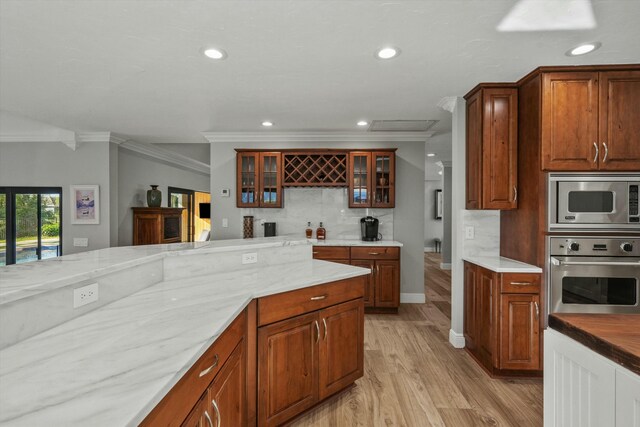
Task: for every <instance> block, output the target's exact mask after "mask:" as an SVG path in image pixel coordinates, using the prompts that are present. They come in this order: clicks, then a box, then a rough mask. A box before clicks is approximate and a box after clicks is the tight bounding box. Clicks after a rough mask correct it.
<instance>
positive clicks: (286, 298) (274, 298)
mask: <svg viewBox="0 0 640 427" xmlns="http://www.w3.org/2000/svg"><path fill="white" fill-rule="evenodd" d="M366 277H367V276H359V277H354V278H352V279H346V280H339V281H337V282H331V283H327V284H326V285H318V286H312V287H310V288H304V289H298V290H295V291H290V292H283V293H281V294H276V295H269V296H266V297H262V298H260V299H258V326H264V325H268V324H270V323H273V322H277V321H280V320H284V319H288V318H290V317H293V316H298V315H300V314H304V313H309V312H311V311H315V310H320V309H322V308H325V307H329V306H331V305H335V304H338V303H341V302H345V301H349V300H352V299H356V298H362V297H363V296H364V282H365V279H366Z"/></svg>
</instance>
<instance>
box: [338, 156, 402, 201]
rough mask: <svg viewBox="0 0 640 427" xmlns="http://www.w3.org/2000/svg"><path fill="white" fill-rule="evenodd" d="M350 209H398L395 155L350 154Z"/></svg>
mask: <svg viewBox="0 0 640 427" xmlns="http://www.w3.org/2000/svg"><path fill="white" fill-rule="evenodd" d="M348 170H349V207H350V208H393V207H395V198H396V193H395V176H396V171H395V151H392V150H388V151H387V150H385V151H352V152H350V153H349V168H348Z"/></svg>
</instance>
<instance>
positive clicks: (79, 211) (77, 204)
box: [69, 185, 100, 224]
mask: <svg viewBox="0 0 640 427" xmlns="http://www.w3.org/2000/svg"><path fill="white" fill-rule="evenodd" d="M70 188H71V191H70V194H69V196H70V197H69V200H71V224H100V187H99V186H98V185H72V186H71V187H70Z"/></svg>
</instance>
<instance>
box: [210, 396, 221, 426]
mask: <svg viewBox="0 0 640 427" xmlns="http://www.w3.org/2000/svg"><path fill="white" fill-rule="evenodd" d="M211 403H212V404H213V409H215V411H216V427H220V409H219V408H218V404H217V403H216V400H215V399H213V400H212V401H211Z"/></svg>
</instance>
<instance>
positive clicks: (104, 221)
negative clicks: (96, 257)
mask: <svg viewBox="0 0 640 427" xmlns="http://www.w3.org/2000/svg"><path fill="white" fill-rule="evenodd" d="M109 145H110V144H108V143H104V142H88V143H84V144H82V145H80V147H78V149H76V150H75V151H73V150H71V149H70V148H69V147H67V146H65V145H64V144H61V143H54V142H51V143H49V142H16V143H1V144H0V185H4V186H21V187H31V186H33V187H44V186H51V187H62V251H63V254H66V255H68V254H72V253H75V252H83V251H87V250H94V249H101V248H106V247H109V243H110V233H109V229H110V221H111V219H110V209H109V206H110V198H111V194H112V192H111V183H110V180H109V158H110V156H109V150H110V147H109ZM72 184H91V185H93V184H97V185H99V186H100V224H97V225H73V224H71V209H70V197H69V186H70V185H72ZM74 237H87V238H88V239H89V246H88V247H86V248H84V247H80V248H76V247H74V246H73V238H74Z"/></svg>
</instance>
